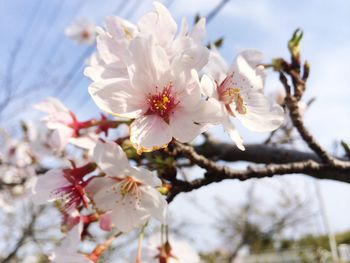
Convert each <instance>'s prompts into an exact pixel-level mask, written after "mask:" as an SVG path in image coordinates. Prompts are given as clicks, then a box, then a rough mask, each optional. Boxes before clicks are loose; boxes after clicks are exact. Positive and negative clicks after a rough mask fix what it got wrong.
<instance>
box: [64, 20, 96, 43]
mask: <svg viewBox="0 0 350 263" xmlns="http://www.w3.org/2000/svg"><path fill="white" fill-rule="evenodd" d="M64 33H65V35H66V36H67V37H70V38H72V39H73V40H74V41H76V42H77V43H78V44H93V43H94V41H95V24H94V23H92V22H89V21H86V20H83V19H81V20H78V21H75V22H73V23H72V24H70V25H69V26H68V27H67V28H66V29H65V31H64Z"/></svg>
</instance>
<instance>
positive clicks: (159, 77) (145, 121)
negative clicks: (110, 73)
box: [89, 37, 203, 153]
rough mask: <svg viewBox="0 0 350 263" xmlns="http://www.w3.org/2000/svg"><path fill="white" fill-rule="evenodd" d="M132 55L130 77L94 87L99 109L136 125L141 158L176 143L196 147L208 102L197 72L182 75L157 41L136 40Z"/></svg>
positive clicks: (134, 137)
mask: <svg viewBox="0 0 350 263" xmlns="http://www.w3.org/2000/svg"><path fill="white" fill-rule="evenodd" d="M129 50H130V52H131V59H132V61H133V65H132V66H130V67H129V68H128V71H129V77H128V78H126V79H124V78H115V79H108V80H104V81H99V82H94V83H92V84H91V86H90V87H89V92H90V94H91V96H92V98H93V99H94V101H95V103H96V104H97V105H98V106H99V107H100V108H101V109H102V110H104V111H106V112H108V113H110V114H113V115H118V116H120V117H126V118H131V119H135V120H134V122H133V123H132V124H131V127H130V128H131V130H130V132H131V135H130V139H131V142H132V143H133V145H134V147H135V148H136V149H137V150H138V152H140V153H141V152H145V151H152V150H155V149H159V148H162V147H165V146H166V145H167V144H168V143H169V142H170V141H171V140H172V138H175V139H177V140H179V141H181V142H190V141H192V140H193V139H194V138H195V137H196V136H197V135H198V134H200V133H201V131H202V128H203V127H202V126H201V125H199V124H198V123H196V118H197V116H196V115H197V114H198V110H199V109H200V107H201V102H202V101H201V94H200V84H199V80H198V76H197V73H196V71H195V70H190V69H187V71H188V72H189V74H186V73H185V72H179V71H178V70H177V68H176V67H174V65H172V64H171V63H170V61H169V58H168V56H167V55H166V53H165V50H164V49H163V48H161V47H160V46H157V45H155V43H154V39H153V38H152V37H136V38H135V39H133V41H132V43H131V44H130V48H129ZM184 71H185V69H184ZM183 127H186V129H184V128H183Z"/></svg>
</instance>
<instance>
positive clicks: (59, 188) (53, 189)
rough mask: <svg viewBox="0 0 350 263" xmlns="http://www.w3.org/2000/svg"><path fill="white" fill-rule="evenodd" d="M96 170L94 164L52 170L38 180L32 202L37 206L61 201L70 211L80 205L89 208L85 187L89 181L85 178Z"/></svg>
mask: <svg viewBox="0 0 350 263" xmlns="http://www.w3.org/2000/svg"><path fill="white" fill-rule="evenodd" d="M95 169H96V165H95V164H94V163H88V164H86V165H84V166H81V167H75V166H73V168H71V169H69V168H67V169H52V170H50V171H48V172H47V173H45V174H44V175H42V176H39V177H38V178H37V182H36V184H35V186H34V187H33V195H32V196H31V200H32V201H33V202H34V203H35V204H44V203H46V202H53V201H56V200H59V201H61V202H62V203H63V206H64V208H65V210H68V211H69V210H71V209H73V208H76V207H78V206H79V205H80V204H84V206H85V207H87V202H88V200H87V196H86V194H85V187H86V185H87V184H88V182H89V180H84V176H85V175H87V174H89V173H91V172H92V171H94V170H95Z"/></svg>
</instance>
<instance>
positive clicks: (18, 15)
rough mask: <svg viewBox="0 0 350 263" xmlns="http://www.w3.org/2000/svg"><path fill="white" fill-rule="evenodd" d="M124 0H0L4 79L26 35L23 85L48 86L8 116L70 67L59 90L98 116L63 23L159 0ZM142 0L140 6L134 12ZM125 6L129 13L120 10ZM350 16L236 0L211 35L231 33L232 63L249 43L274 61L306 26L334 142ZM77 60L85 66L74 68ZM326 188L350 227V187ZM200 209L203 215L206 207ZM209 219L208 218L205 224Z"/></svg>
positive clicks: (218, 192)
mask: <svg viewBox="0 0 350 263" xmlns="http://www.w3.org/2000/svg"><path fill="white" fill-rule="evenodd" d="M165 2H169V1H165ZM218 2H219V1H218V0H192V1H188V0H175V1H174V2H173V4H172V5H171V7H170V11H171V12H172V13H173V15H174V17H175V18H176V20H177V21H178V22H179V21H180V19H181V17H182V16H186V17H187V18H188V19H189V21H192V20H193V17H194V15H195V14H196V13H200V14H201V15H205V14H207V13H208V12H209V10H211V9H212V8H213V7H214V6H215V5H216V4H217V3H218ZM120 3H121V2H120V1H117V0H113V1H112V0H104V1H101V0H100V1H97V0H65V1H64V0H0V32H2V36H1V41H0V62H1V63H0V83H1V78H3V77H4V74H5V73H4V69H5V67H6V65H7V64H6V63H7V62H8V59H9V58H10V57H11V56H13V53H11V51H12V50H13V49H14V46H15V44H16V41H18V40H19V39H22V46H21V49H20V51H19V53H18V54H17V55H18V60H17V61H16V64H15V71H14V72H15V75H14V76H15V77H14V81H15V83H20V87H19V89H25V88H30V89H37V88H39V87H41V90H40V93H33V95H31V96H30V97H28V98H26V100H25V101H22V102H21V103H20V104H19V105H14V106H11V107H10V108H9V109H8V112H7V114H8V115H7V116H13V112H16V115H17V116H21V117H24V118H29V117H28V112H27V111H25V110H28V109H30V107H29V106H30V105H31V103H32V102H36V101H38V100H40V99H42V98H44V97H46V96H48V95H53V94H55V92H54V91H53V87H56V88H57V87H60V83H61V81H62V79H65V78H67V76H68V77H69V72H72V73H74V74H73V75H72V76H73V78H72V79H71V81H70V82H69V83H68V85H66V86H65V85H63V86H62V85H61V87H60V89H63V90H62V91H60V92H58V94H59V95H60V96H59V97H60V98H61V99H63V100H64V102H65V103H66V104H67V105H68V106H69V107H70V108H71V109H73V110H74V111H76V112H77V114H78V116H79V117H82V118H84V117H88V116H91V115H96V111H97V108H96V107H95V106H94V104H93V102H92V101H91V100H89V97H88V95H87V86H88V83H89V82H88V80H87V79H86V78H85V77H84V76H83V74H82V67H83V65H82V63H83V59H79V57H81V56H82V54H84V52H86V47H84V46H78V45H76V44H75V43H73V42H72V41H71V40H69V39H66V38H65V37H64V35H63V30H64V28H65V27H66V26H67V25H68V24H69V23H70V22H72V21H73V20H75V19H78V18H87V19H90V20H92V21H95V22H96V23H101V21H102V19H103V17H104V16H106V15H111V14H113V13H118V14H119V15H121V16H123V17H125V16H128V18H129V19H131V20H132V21H136V19H137V18H138V17H139V16H140V15H141V14H142V13H143V12H145V11H146V10H150V9H151V6H152V1H149V0H143V1H141V0H130V1H128V3H127V4H126V5H125V7H124V9H122V8H120ZM136 6H138V8H137V10H136V12H135V13H133V12H132V11H133V10H135V8H136ZM118 7H119V9H118V10H119V11H121V12H115V10H116V9H117V8H118ZM349 22H350V1H346V0H343V1H342V0H322V1H319V0H295V1H287V0H285V1H278V0H232V1H231V2H230V3H228V4H227V6H226V7H225V9H224V10H222V11H221V12H220V14H219V15H218V16H217V17H216V18H215V19H214V20H213V21H212V22H211V23H210V24H209V25H208V36H209V40H215V39H217V38H218V37H222V36H223V37H224V39H225V43H224V46H223V48H222V54H223V55H224V56H225V57H226V59H227V61H228V62H230V61H231V60H232V59H233V58H234V56H235V54H237V52H239V51H240V50H243V49H246V48H255V49H258V50H260V51H262V52H263V53H264V54H265V58H266V62H268V61H269V60H270V59H271V58H273V57H279V56H284V57H286V56H287V55H288V53H287V49H286V43H287V40H288V39H289V37H290V35H291V33H292V32H293V31H294V30H295V29H296V28H298V27H300V28H302V29H303V30H304V33H305V34H304V35H305V37H304V39H303V42H302V54H303V58H307V60H308V61H309V62H310V64H311V76H310V80H309V85H308V89H307V93H306V98H310V97H313V96H316V98H317V99H316V102H315V103H314V105H313V106H312V108H311V109H310V111H308V112H307V114H306V116H305V120H306V123H307V126H308V127H309V128H310V130H311V131H312V132H314V133H315V134H316V135H317V137H318V138H319V140H320V142H321V143H322V144H323V145H324V146H326V147H328V148H329V149H331V148H332V145H333V142H334V140H336V139H338V140H339V139H344V140H347V141H348V142H350V133H349V130H350V121H349V118H348V117H347V116H348V115H349V114H350V106H349V105H350V104H349V102H348V101H349V97H350V88H349V81H348V79H349V76H350V67H349V61H350V27H349ZM79 63H80V64H79ZM75 64H77V65H81V66H79V67H73V66H74V65H75ZM71 69H74V70H73V71H72V70H71ZM45 71H47V72H49V73H50V74H52V75H53V79H52V80H51V81H50V83H45V84H42V82H40V81H38V80H40V79H41V78H42V76H44V75H43V74H44V72H45ZM0 87H1V86H0ZM279 88H281V85H280V84H279V83H278V81H277V79H276V76H274V74H273V73H271V74H269V77H268V81H267V90H268V91H272V90H276V89H279ZM1 89H3V87H1ZM0 96H2V92H0ZM23 106H27V108H23ZM30 116H31V115H30ZM7 121H8V119H7ZM239 128H241V127H239ZM241 131H242V134H243V137H244V138H246V141H248V142H251V141H258V140H259V139H262V138H264V136H265V135H260V134H259V135H256V134H253V133H249V132H247V131H246V130H243V129H242V130H241ZM215 135H216V136H223V140H226V139H227V137H225V136H224V135H223V134H222V132H221V130H219V129H217V130H215ZM266 180H267V181H276V180H273V179H266ZM288 180H289V183H290V184H292V185H294V186H295V187H293V188H295V189H296V190H297V191H300V193H301V194H305V193H304V190H305V185H307V187H309V188H308V189H313V188H312V180H309V179H305V178H304V177H301V176H298V177H292V176H291V177H288ZM246 185H247V183H244V184H242V183H238V182H225V183H221V184H215V185H212V186H210V187H208V188H206V189H202V190H199V191H198V192H197V193H194V194H186V195H183V196H181V197H179V198H178V199H176V200H175V202H174V209H175V208H177V207H179V206H181V207H183V208H184V209H182V211H184V212H183V213H184V214H189V211H192V209H193V207H192V208H191V207H190V206H188V205H183V203H184V201H185V200H186V198H193V197H196V198H199V199H203V200H205V203H206V204H208V206H209V209H213V207H214V204H213V200H214V197H215V196H221V197H222V198H224V199H227V200H232V195H235V198H234V199H235V200H236V201H235V202H239V201H240V200H242V199H241V194H242V189H243V188H244V187H246ZM321 187H322V192H323V194H324V198H325V203H326V207H327V211H328V214H329V217H330V221H331V224H332V226H333V228H334V229H335V230H338V231H340V230H344V229H350V209H349V205H348V204H347V202H345V201H344V200H349V199H350V186H348V185H345V184H341V183H336V182H329V181H323V182H322V184H321ZM262 189H263V190H259V191H260V192H259V193H258V194H259V195H262V196H266V198H267V199H269V198H276V197H273V195H272V194H269V191H268V190H266V188H262ZM235 193H237V194H235ZM310 193H312V191H311V192H310ZM308 194H309V193H308ZM230 202H232V201H230ZM193 215H194V217H196V216H198V215H199V214H198V213H194V214H193ZM209 225H210V224H209V223H208V225H206V226H205V227H204V229H207V228H208V227H209ZM199 246H200V245H199Z"/></svg>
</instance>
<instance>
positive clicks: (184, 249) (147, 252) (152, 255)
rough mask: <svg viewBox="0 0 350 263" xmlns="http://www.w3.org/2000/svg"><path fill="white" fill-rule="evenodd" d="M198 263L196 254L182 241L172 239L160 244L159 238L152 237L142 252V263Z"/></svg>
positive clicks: (198, 259)
mask: <svg viewBox="0 0 350 263" xmlns="http://www.w3.org/2000/svg"><path fill="white" fill-rule="evenodd" d="M158 262H166V263H199V262H200V258H199V255H198V253H197V252H196V251H195V250H194V249H193V248H192V247H191V246H190V245H189V244H188V243H187V242H186V241H184V240H176V239H172V240H171V241H170V242H166V243H164V244H161V242H160V238H158V237H156V236H153V237H151V238H150V239H149V240H148V242H147V243H146V244H145V246H144V248H143V251H142V263H158Z"/></svg>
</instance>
